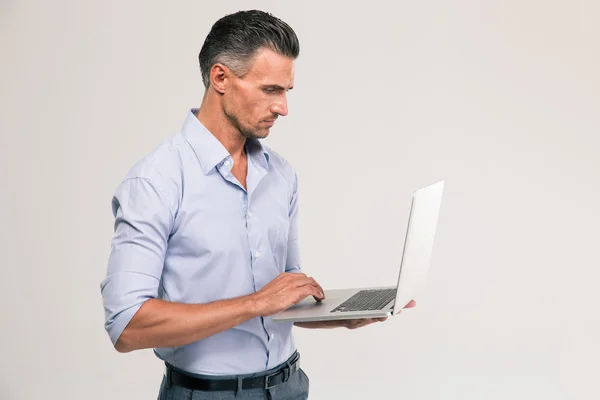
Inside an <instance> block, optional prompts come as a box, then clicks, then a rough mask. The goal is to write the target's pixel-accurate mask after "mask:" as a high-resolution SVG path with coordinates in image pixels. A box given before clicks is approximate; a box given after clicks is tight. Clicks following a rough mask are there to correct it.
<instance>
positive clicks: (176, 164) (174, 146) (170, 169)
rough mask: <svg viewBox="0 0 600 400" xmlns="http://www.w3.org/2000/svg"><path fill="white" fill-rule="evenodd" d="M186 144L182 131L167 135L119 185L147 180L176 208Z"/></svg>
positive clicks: (180, 188)
mask: <svg viewBox="0 0 600 400" xmlns="http://www.w3.org/2000/svg"><path fill="white" fill-rule="evenodd" d="M185 146H186V142H185V139H184V138H183V135H182V134H181V133H176V134H173V135H171V136H169V137H167V138H166V139H164V140H163V141H162V142H160V143H159V144H157V145H156V146H155V147H154V148H153V149H152V150H150V151H149V152H148V153H146V154H145V155H143V156H142V157H141V158H139V159H138V160H137V161H136V162H135V163H134V164H133V166H132V167H131V168H130V169H129V170H128V171H127V173H126V174H125V176H124V177H123V179H122V181H121V183H120V185H119V187H120V188H121V187H126V186H127V185H128V183H129V182H135V181H139V180H142V181H145V182H146V184H149V185H151V186H153V187H154V188H155V189H157V190H158V191H159V192H160V193H161V194H162V195H163V196H166V198H167V201H168V203H169V206H170V207H171V208H172V209H175V208H176V207H177V204H178V203H179V198H180V197H181V192H182V185H183V183H182V168H183V165H182V151H185ZM118 191H119V188H118V189H117V192H118Z"/></svg>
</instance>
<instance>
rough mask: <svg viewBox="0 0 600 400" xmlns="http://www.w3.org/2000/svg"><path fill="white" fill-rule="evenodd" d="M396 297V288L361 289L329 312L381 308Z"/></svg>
mask: <svg viewBox="0 0 600 400" xmlns="http://www.w3.org/2000/svg"><path fill="white" fill-rule="evenodd" d="M395 297H396V289H372V290H361V291H360V292H358V293H356V294H354V295H353V296H352V297H350V298H349V299H348V300H346V301H344V302H343V303H342V304H340V305H339V306H337V307H336V308H334V309H333V310H331V312H348V311H373V310H382V309H383V307H385V306H386V304H388V303H389V302H390V301H392V300H394V298H395Z"/></svg>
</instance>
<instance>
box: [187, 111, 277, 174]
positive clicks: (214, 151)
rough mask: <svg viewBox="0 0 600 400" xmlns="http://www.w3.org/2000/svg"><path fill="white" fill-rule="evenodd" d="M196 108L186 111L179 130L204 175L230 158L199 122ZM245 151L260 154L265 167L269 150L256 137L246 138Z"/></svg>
mask: <svg viewBox="0 0 600 400" xmlns="http://www.w3.org/2000/svg"><path fill="white" fill-rule="evenodd" d="M197 113H198V109H195V108H192V109H190V110H189V112H188V113H187V116H186V119H185V121H184V123H183V128H182V130H181V132H182V134H183V136H184V137H185V139H186V140H187V141H188V143H189V144H190V146H192V149H193V150H194V153H196V158H198V161H199V162H200V167H201V168H202V172H203V173H204V175H206V174H208V173H209V172H210V171H211V170H212V169H213V168H214V167H216V166H217V165H219V164H220V163H221V162H223V161H224V160H225V159H226V158H231V156H230V154H229V152H228V151H227V149H226V148H225V146H223V144H222V143H221V142H219V140H218V139H217V138H216V137H215V136H214V135H213V134H212V133H211V132H210V131H209V130H208V129H206V127H205V126H204V125H203V124H202V123H201V122H200V120H199V119H198V117H196V114H197ZM246 151H247V153H248V155H255V154H256V155H260V154H262V155H263V156H262V157H259V162H260V163H261V164H263V163H264V164H263V165H264V167H265V168H266V167H267V164H268V162H269V157H270V155H269V151H268V150H267V148H266V147H265V146H263V145H262V143H260V141H259V140H257V139H248V140H247V141H246Z"/></svg>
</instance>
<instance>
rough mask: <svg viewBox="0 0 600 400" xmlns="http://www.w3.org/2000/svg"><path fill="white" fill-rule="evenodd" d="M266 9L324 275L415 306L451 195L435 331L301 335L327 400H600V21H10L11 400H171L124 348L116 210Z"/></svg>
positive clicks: (148, 363) (301, 15) (431, 291)
mask: <svg viewBox="0 0 600 400" xmlns="http://www.w3.org/2000/svg"><path fill="white" fill-rule="evenodd" d="M247 8H260V9H263V10H266V11H270V12H272V13H274V14H275V15H276V16H278V17H280V18H282V19H284V20H285V21H287V22H288V23H289V24H290V25H291V26H292V27H293V28H294V29H295V30H296V32H297V34H298V36H299V38H300V43H301V54H300V58H299V59H298V61H297V64H296V65H297V68H296V82H295V83H296V84H295V89H294V90H293V91H292V92H291V93H290V95H289V107H290V115H289V116H287V117H286V118H283V119H282V120H280V121H279V122H278V124H277V126H276V127H275V128H274V129H273V130H272V133H271V136H270V137H269V138H268V139H267V140H266V142H267V143H268V144H269V145H270V146H272V147H273V148H274V149H275V150H277V151H278V152H279V153H280V154H282V155H283V156H284V157H286V158H287V159H288V160H289V161H290V162H291V163H292V164H293V165H294V166H295V168H296V170H297V172H298V175H299V179H300V196H301V197H300V212H301V224H300V229H301V233H300V240H301V246H302V247H301V248H302V256H303V262H304V264H303V266H304V269H305V271H306V272H307V273H308V274H310V275H312V276H314V277H315V278H316V279H317V280H318V281H319V282H320V283H321V284H322V285H323V286H324V287H325V288H328V289H333V288H341V287H345V286H375V285H389V284H393V283H394V282H395V279H396V273H397V266H398V263H399V259H400V250H401V248H402V241H403V236H404V233H405V227H406V221H407V217H408V211H409V204H410V197H411V195H412V192H413V190H415V189H417V188H419V187H421V186H424V185H426V184H429V183H432V182H435V181H437V180H440V179H445V181H446V190H445V196H444V202H443V205H442V210H441V214H440V221H439V229H438V235H437V238H436V244H435V249H434V254H433V258H432V264H431V274H430V276H429V280H428V284H427V288H426V291H425V292H424V293H423V295H422V296H420V297H419V298H417V302H418V305H417V307H416V308H415V309H413V310H410V311H407V312H405V313H403V314H401V315H400V316H399V317H398V318H396V317H394V318H393V319H391V320H389V321H387V322H385V323H382V324H377V325H374V326H370V327H367V328H364V329H361V330H357V331H348V330H333V331H308V330H302V329H299V328H295V336H296V340H297V343H298V345H299V349H300V352H301V354H302V357H303V368H304V369H305V370H306V372H307V373H308V375H309V376H310V378H311V399H315V400H317V399H333V398H336V399H337V398H339V399H359V398H370V399H415V400H430V399H457V400H458V399H460V400H465V399H473V400H479V399H484V398H485V399H508V398H510V399H542V398H543V399H545V400H550V399H594V398H600V388H599V387H598V384H597V381H598V379H597V374H598V359H599V358H600V341H599V340H598V338H600V316H599V315H600V314H599V312H598V306H599V305H600V301H599V300H600V299H599V297H600V296H599V295H598V294H597V290H596V288H597V286H598V282H599V281H600V269H599V267H600V262H599V259H600V257H599V256H598V250H597V248H598V247H597V246H598V241H599V239H600V233H599V231H598V226H599V225H600V216H599V215H600V213H599V211H598V205H599V204H600V189H599V186H600V177H599V175H600V161H599V159H598V155H597V153H598V151H599V147H600V140H599V138H598V135H599V134H600V129H599V128H600V116H599V114H600V113H599V112H598V110H599V106H600V101H599V94H598V93H599V91H600V78H599V74H598V70H599V62H600V45H599V40H598V38H599V37H600V27H599V25H598V24H597V21H598V20H599V18H600V3H598V2H597V1H593V0H588V1H585V0H582V1H558V0H545V1H542V0H519V1H517V0H510V1H490V2H481V1H475V0H472V1H465V0H462V1H453V2H446V1H433V0H430V1H427V0H426V1H418V2H415V1H399V2H392V1H369V2H347V1H344V2H342V1H339V2H334V1H330V2H324V1H320V2H310V1H304V2H276V1H271V2H268V1H253V2H247V1H228V2H220V3H218V4H217V3H215V4H212V3H208V2H199V1H177V2H170V4H169V5H167V4H166V3H165V2H144V1H127V2H122V1H114V0H111V1H75V0H70V1H55V2H45V1H44V2H43V1H16V0H3V1H0V60H1V62H0V89H1V90H0V106H1V117H0V132H1V137H0V146H1V147H0V148H1V159H0V163H1V164H0V167H1V169H0V177H1V179H2V181H1V183H2V186H1V187H2V190H1V192H0V193H1V198H0V200H1V207H0V217H1V218H2V219H1V222H2V223H1V228H0V232H1V237H0V239H1V240H0V246H1V247H2V248H1V250H2V255H3V262H2V271H3V279H2V281H3V282H2V283H3V284H2V290H1V291H0V300H1V301H2V305H3V307H2V311H1V316H2V318H1V324H2V329H1V330H0V339H1V340H0V355H1V362H0V369H1V374H0V398H2V399H10V400H12V399H15V400H17V399H18V400H21V399H32V400H33V399H39V398H61V399H82V398H85V399H88V400H99V399H115V400H116V399H128V400H131V399H152V398H156V395H157V393H158V386H159V383H160V377H161V373H162V370H161V363H160V362H159V361H158V359H156V358H155V356H154V355H153V354H152V352H151V351H150V350H144V351H137V352H133V353H129V354H119V353H117V352H116V351H115V350H114V349H113V348H112V346H111V344H110V341H109V339H108V335H107V334H106V333H105V331H104V329H103V317H104V315H103V309H102V301H101V297H100V287H99V284H100V281H101V280H102V278H103V277H104V274H105V271H106V269H105V268H106V261H107V256H108V250H109V246H110V239H111V235H112V224H113V220H112V216H111V212H110V200H111V196H112V194H113V191H114V189H115V188H116V185H117V184H118V182H119V181H120V180H121V178H122V177H123V176H124V174H125V173H126V171H127V170H128V169H129V167H130V166H131V165H132V164H133V162H135V161H136V160H137V159H138V158H140V157H142V156H143V155H144V154H145V153H147V152H148V151H150V150H151V149H152V148H153V147H154V146H155V145H156V144H158V143H159V142H160V141H161V140H162V139H163V138H165V137H167V136H169V135H171V134H173V133H175V132H176V131H177V130H178V129H179V128H180V126H181V124H182V122H183V118H184V116H185V113H186V111H187V109H188V108H192V107H197V106H199V104H200V100H201V98H202V93H203V86H202V83H201V78H200V72H199V69H198V63H197V55H198V52H199V50H200V47H201V45H202V42H203V41H204V38H205V36H206V34H207V33H208V31H209V29H210V26H211V25H212V23H214V22H215V21H216V20H217V19H218V18H220V17H221V16H223V15H225V14H226V13H230V12H234V11H237V10H239V9H247Z"/></svg>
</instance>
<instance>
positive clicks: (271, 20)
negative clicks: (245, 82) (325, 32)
mask: <svg viewBox="0 0 600 400" xmlns="http://www.w3.org/2000/svg"><path fill="white" fill-rule="evenodd" d="M261 48H268V49H271V50H273V51H275V52H277V53H279V54H281V55H284V56H286V57H289V58H291V59H296V58H297V57H298V54H299V53H300V43H299V41H298V37H297V36H296V33H295V32H294V30H293V29H292V28H291V27H290V26H289V25H288V24H287V23H285V22H284V21H282V20H280V19H279V18H276V17H274V16H273V15H272V14H270V13H267V12H264V11H260V10H248V11H238V12H236V13H233V14H228V15H226V16H224V17H223V18H221V19H219V20H218V21H217V22H215V24H214V25H213V26H212V28H211V30H210V32H209V33H208V35H207V37H206V39H205V40H204V44H203V45H202V49H201V50H200V54H199V55H198V60H199V62H200V72H201V73H202V81H203V82H204V86H205V87H207V88H208V87H209V85H210V69H211V68H212V67H213V65H215V64H216V63H222V64H224V65H226V66H227V67H228V68H229V69H231V70H232V72H233V73H234V74H236V75H237V76H239V77H244V76H245V74H246V73H247V72H248V70H249V69H250V66H249V61H250V60H251V59H252V58H253V57H254V55H255V54H256V52H257V51H258V50H260V49H261Z"/></svg>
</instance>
